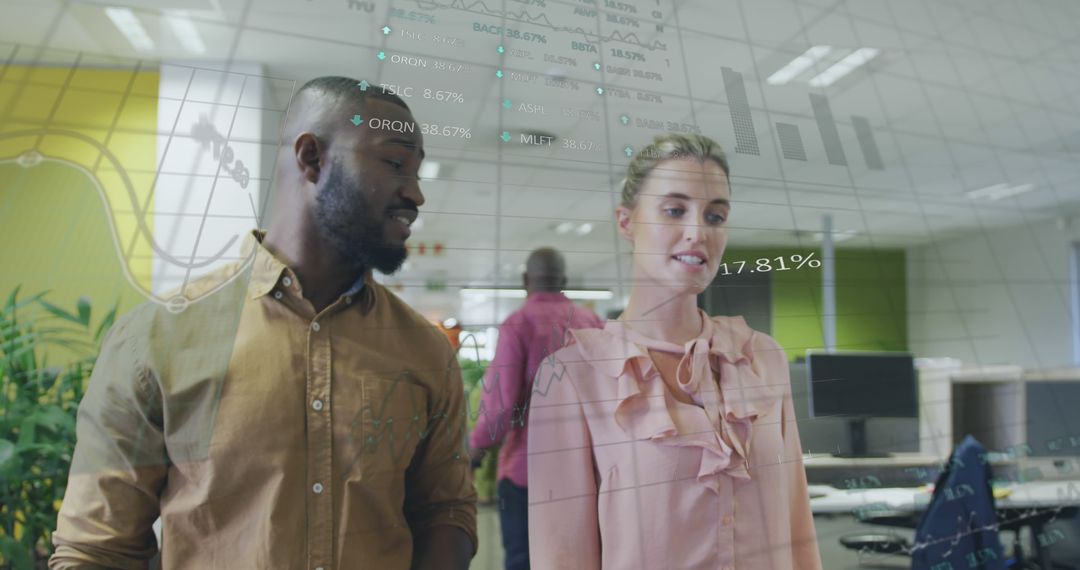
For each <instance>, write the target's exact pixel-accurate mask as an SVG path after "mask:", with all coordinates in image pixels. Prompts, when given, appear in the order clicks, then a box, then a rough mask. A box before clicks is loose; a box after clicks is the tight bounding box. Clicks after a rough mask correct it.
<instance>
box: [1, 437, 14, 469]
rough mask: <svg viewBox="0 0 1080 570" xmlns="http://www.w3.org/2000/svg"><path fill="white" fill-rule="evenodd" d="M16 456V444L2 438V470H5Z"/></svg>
mask: <svg viewBox="0 0 1080 570" xmlns="http://www.w3.org/2000/svg"><path fill="white" fill-rule="evenodd" d="M14 457H15V444H14V443H11V442H10V441H8V440H6V439H0V471H3V470H4V468H6V467H7V463H8V462H9V461H11V460H12V459H13V458H14Z"/></svg>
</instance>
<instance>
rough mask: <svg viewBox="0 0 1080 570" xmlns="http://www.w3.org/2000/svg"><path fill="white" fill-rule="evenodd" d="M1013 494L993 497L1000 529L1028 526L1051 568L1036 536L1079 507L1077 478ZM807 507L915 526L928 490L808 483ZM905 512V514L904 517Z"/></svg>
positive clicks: (1022, 486) (1021, 486)
mask: <svg viewBox="0 0 1080 570" xmlns="http://www.w3.org/2000/svg"><path fill="white" fill-rule="evenodd" d="M1006 488H1007V489H1011V490H1012V493H1011V494H1010V495H1009V496H1008V497H1003V498H1001V499H995V501H994V505H995V508H996V510H997V513H998V520H999V521H1000V522H999V529H1000V530H1006V531H1010V530H1017V529H1019V528H1022V527H1025V526H1030V527H1031V533H1032V540H1033V547H1034V550H1035V558H1036V559H1038V560H1039V562H1040V564H1042V565H1043V567H1044V568H1050V566H1049V560H1048V553H1047V550H1046V549H1045V548H1043V547H1042V546H1043V545H1042V544H1041V542H1042V541H1041V540H1040V539H1039V536H1040V535H1041V534H1042V532H1043V528H1044V526H1045V525H1046V524H1047V523H1048V522H1049V521H1051V520H1053V519H1054V517H1056V516H1058V514H1059V511H1060V508H1070V507H1071V508H1074V509H1075V508H1078V507H1080V480H1061V481H1033V482H1028V483H1017V484H1013V485H1008V486H1007V487H1006ZM808 490H809V492H810V510H811V511H812V512H813V513H814V514H837V513H854V514H857V513H859V512H860V511H861V512H863V513H865V514H867V515H872V514H873V513H874V512H875V511H878V512H886V511H888V512H889V513H890V515H894V516H889V517H887V518H888V519H890V520H891V522H890V523H889V526H899V527H904V528H915V527H916V526H917V525H918V522H919V518H920V517H921V516H922V513H923V512H924V511H925V510H926V507H927V505H929V504H930V497H931V493H929V492H927V491H925V490H923V489H921V488H881V489H859V490H844V489H837V488H835V487H831V486H828V485H810V486H809V488H808ZM905 515H907V516H905Z"/></svg>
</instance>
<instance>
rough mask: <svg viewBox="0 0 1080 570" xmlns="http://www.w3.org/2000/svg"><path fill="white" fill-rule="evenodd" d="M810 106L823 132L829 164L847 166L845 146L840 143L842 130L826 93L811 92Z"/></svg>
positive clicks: (822, 136) (822, 141) (822, 140)
mask: <svg viewBox="0 0 1080 570" xmlns="http://www.w3.org/2000/svg"><path fill="white" fill-rule="evenodd" d="M810 107H811V108H812V109H813V110H814V119H815V120H816V121H817V125H818V130H819V131H820V132H821V143H822V144H823V145H824V146H825V158H827V159H828V160H829V164H834V165H836V166H847V163H848V162H847V157H846V156H844V146H843V145H842V144H840V132H839V131H837V130H836V120H835V119H833V114H832V108H831V107H829V100H828V99H827V98H826V97H825V96H824V95H819V94H817V93H810Z"/></svg>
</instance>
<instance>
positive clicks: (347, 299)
mask: <svg viewBox="0 0 1080 570" xmlns="http://www.w3.org/2000/svg"><path fill="white" fill-rule="evenodd" d="M345 304H346V305H351V304H352V297H345Z"/></svg>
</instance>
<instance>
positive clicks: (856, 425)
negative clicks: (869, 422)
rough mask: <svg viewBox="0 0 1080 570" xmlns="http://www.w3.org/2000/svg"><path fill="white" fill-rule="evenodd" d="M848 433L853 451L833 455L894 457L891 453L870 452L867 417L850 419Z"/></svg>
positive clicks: (869, 457) (857, 457)
mask: <svg viewBox="0 0 1080 570" xmlns="http://www.w3.org/2000/svg"><path fill="white" fill-rule="evenodd" d="M848 434H850V439H851V453H836V454H834V455H833V457H842V458H846V459H859V458H864V459H871V458H881V457H892V454H891V453H878V452H875V453H870V451H869V449H867V445H866V418H852V419H849V420H848Z"/></svg>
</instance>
